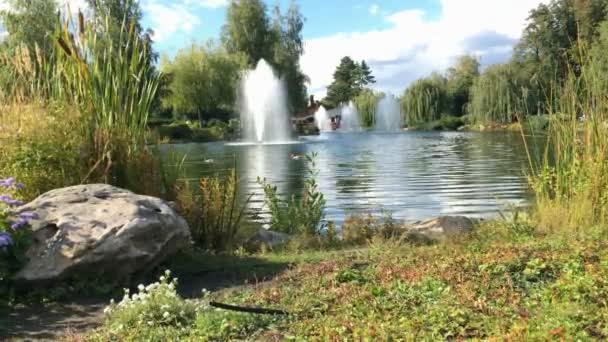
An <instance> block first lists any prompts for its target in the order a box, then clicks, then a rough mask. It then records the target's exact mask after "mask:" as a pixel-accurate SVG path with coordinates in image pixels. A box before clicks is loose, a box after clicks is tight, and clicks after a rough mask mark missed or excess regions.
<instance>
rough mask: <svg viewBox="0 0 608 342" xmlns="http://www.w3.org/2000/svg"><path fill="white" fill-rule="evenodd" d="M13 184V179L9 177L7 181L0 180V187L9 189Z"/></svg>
mask: <svg viewBox="0 0 608 342" xmlns="http://www.w3.org/2000/svg"><path fill="white" fill-rule="evenodd" d="M14 184H15V178H13V177H9V178H7V179H0V186H2V187H5V188H10V187H12V186H13V185H14Z"/></svg>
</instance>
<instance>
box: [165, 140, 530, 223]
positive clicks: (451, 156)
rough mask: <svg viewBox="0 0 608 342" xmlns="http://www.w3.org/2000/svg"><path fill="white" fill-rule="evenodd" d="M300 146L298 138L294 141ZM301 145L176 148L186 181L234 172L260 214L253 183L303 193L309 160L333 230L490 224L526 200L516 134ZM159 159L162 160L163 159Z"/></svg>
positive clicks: (524, 163)
mask: <svg viewBox="0 0 608 342" xmlns="http://www.w3.org/2000/svg"><path fill="white" fill-rule="evenodd" d="M301 139H304V138H301ZM302 141H303V142H302V143H300V144H286V145H263V146H262V145H248V144H224V143H222V142H218V143H207V144H182V145H170V146H166V147H165V148H166V149H167V150H166V151H168V150H174V151H177V152H179V153H187V155H188V158H187V161H186V163H185V172H186V175H187V176H188V178H190V179H196V178H198V177H201V176H209V175H216V174H217V175H225V174H226V172H227V171H228V170H229V169H230V168H232V167H233V166H234V165H236V168H237V172H238V176H239V178H240V179H241V183H240V188H241V195H240V196H241V199H244V198H245V197H246V196H247V194H249V193H254V194H255V195H254V196H253V199H252V203H251V204H250V207H251V208H252V209H256V208H261V207H262V206H263V193H262V189H261V187H260V186H259V185H258V184H257V182H256V179H257V177H265V178H267V180H268V181H269V182H271V183H273V184H275V185H277V186H278V190H279V193H280V194H282V195H283V196H291V195H294V194H295V195H298V194H300V193H301V192H302V188H303V186H304V179H305V177H307V173H306V161H305V160H304V158H299V159H293V158H292V157H291V155H292V154H295V155H303V154H306V153H310V152H313V151H314V152H316V153H317V154H318V157H317V160H316V161H317V165H318V168H319V174H318V177H317V182H318V184H319V187H320V190H321V191H322V192H323V193H324V195H325V197H326V200H327V209H326V218H327V219H328V220H333V221H335V222H337V223H340V222H341V221H342V220H343V219H344V217H345V216H346V215H348V214H350V213H353V212H358V213H372V214H379V213H381V212H382V211H387V212H390V213H392V215H393V217H395V218H398V219H404V220H406V221H415V220H420V219H424V218H429V217H433V216H438V215H466V216H471V217H491V216H493V215H496V214H497V213H498V212H499V211H503V210H504V211H506V210H509V209H510V208H512V207H513V206H524V205H526V204H527V203H528V201H529V200H530V198H531V194H530V192H529V190H528V185H527V181H526V177H525V172H526V170H527V165H528V160H527V157H526V153H525V150H524V144H523V141H522V138H521V136H520V135H519V134H517V133H496V132H492V133H477V132H402V133H398V134H376V133H369V132H366V133H324V134H323V135H321V136H318V137H311V138H307V139H305V140H302ZM166 151H165V152H166Z"/></svg>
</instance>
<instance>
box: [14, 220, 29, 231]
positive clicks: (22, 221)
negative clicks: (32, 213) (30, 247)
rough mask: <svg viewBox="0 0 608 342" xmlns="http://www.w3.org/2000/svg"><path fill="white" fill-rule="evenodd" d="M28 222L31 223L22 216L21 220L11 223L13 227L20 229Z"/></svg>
mask: <svg viewBox="0 0 608 342" xmlns="http://www.w3.org/2000/svg"><path fill="white" fill-rule="evenodd" d="M28 224H29V222H28V221H27V220H26V219H23V218H20V219H19V220H17V222H13V224H11V229H12V230H19V229H21V228H23V227H25V226H27V225H28Z"/></svg>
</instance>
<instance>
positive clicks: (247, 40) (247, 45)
mask: <svg viewBox="0 0 608 342" xmlns="http://www.w3.org/2000/svg"><path fill="white" fill-rule="evenodd" d="M276 39H277V37H276V35H275V34H273V32H272V31H271V29H270V23H269V19H268V16H267V15H266V5H265V4H264V2H262V1H261V0H232V1H231V2H230V5H229V6H228V11H227V14H226V24H225V25H224V27H223V29H222V42H223V44H224V46H225V47H226V49H227V50H228V52H229V53H243V54H244V55H245V57H246V58H247V65H248V66H249V67H250V68H254V67H255V66H256V64H257V63H258V61H259V60H260V59H265V60H266V61H269V62H270V61H272V60H273V53H272V49H273V45H274V42H275V40H276Z"/></svg>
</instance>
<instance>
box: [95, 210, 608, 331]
mask: <svg viewBox="0 0 608 342" xmlns="http://www.w3.org/2000/svg"><path fill="white" fill-rule="evenodd" d="M529 223H530V222H528V221H525V220H523V221H522V220H519V221H510V222H508V224H507V223H505V222H498V223H496V222H491V223H486V224H484V225H483V226H480V227H478V228H477V230H476V231H475V232H474V233H473V234H472V235H471V236H468V237H463V238H460V239H455V240H451V241H448V240H444V241H439V242H437V243H435V244H432V245H428V246H418V247H415V246H413V245H410V244H407V243H402V242H399V241H397V240H384V241H376V242H374V243H372V244H371V245H370V246H369V247H368V248H362V249H351V250H346V251H316V252H304V253H295V254H294V253H283V254H264V255H258V256H256V257H255V258H254V259H251V260H250V262H244V263H242V264H240V263H238V264H239V265H240V267H242V269H243V270H245V269H246V268H247V267H250V266H251V265H253V264H252V263H251V262H257V263H262V264H265V265H267V266H268V265H277V264H287V265H289V266H288V267H285V268H283V269H282V270H280V272H279V273H278V275H276V276H275V277H274V279H273V280H271V281H270V282H268V283H264V284H258V285H252V286H248V287H240V288H238V290H225V291H218V292H215V293H211V294H207V295H206V297H205V298H203V299H200V300H196V301H195V302H196V303H198V305H200V306H201V308H202V309H200V310H198V311H197V315H196V318H195V319H192V320H191V321H190V325H189V328H188V329H186V330H185V331H181V330H179V329H177V327H175V326H172V327H166V326H165V327H163V326H156V327H150V328H146V329H145V330H144V331H138V332H136V331H130V332H127V333H126V334H125V335H121V338H124V339H126V340H141V339H146V340H152V341H161V340H163V339H164V338H169V339H171V340H175V339H180V340H191V341H194V340H218V339H219V340H235V339H237V340H238V339H245V340H293V341H300V340H302V341H303V340H344V339H347V340H391V339H393V340H444V339H496V340H500V339H507V340H547V339H564V340H577V339H578V340H592V339H605V338H608V325H607V324H606V321H607V318H608V308H607V305H606V304H608V302H607V300H606V298H607V295H608V281H606V279H608V278H607V276H608V263H607V262H606V261H605V260H607V257H608V252H607V251H608V249H606V247H608V246H607V244H608V243H606V242H605V241H607V240H606V239H605V238H606V231H605V230H599V229H598V230H595V231H593V232H589V233H588V234H586V235H584V234H581V235H577V236H574V237H573V236H569V235H547V234H544V233H543V232H541V231H538V230H535V229H522V227H525V226H526V225H527V224H529ZM216 261H217V259H216V260H214V259H211V260H209V261H207V263H208V264H214V263H215V262H216ZM224 266H226V264H222V263H219V264H217V266H216V267H217V268H222V267H224ZM209 301H219V302H222V303H228V304H236V305H242V306H250V307H264V308H274V309H281V310H285V311H288V312H290V313H291V315H290V316H260V315H252V314H244V313H235V312H229V311H221V310H220V311H218V310H214V309H210V308H208V307H206V305H207V303H208V302H209ZM109 336H111V333H110V331H109V329H108V326H104V327H103V328H101V329H100V330H97V331H95V332H93V333H91V334H89V335H88V337H87V338H85V340H103V339H104V338H105V339H107V338H109Z"/></svg>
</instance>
